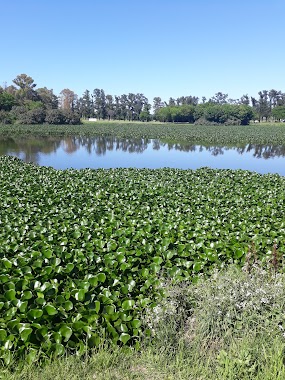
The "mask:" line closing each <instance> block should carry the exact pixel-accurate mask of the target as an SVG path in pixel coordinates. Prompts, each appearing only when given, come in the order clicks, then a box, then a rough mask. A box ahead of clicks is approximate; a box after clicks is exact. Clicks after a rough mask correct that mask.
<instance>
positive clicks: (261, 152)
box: [0, 136, 285, 175]
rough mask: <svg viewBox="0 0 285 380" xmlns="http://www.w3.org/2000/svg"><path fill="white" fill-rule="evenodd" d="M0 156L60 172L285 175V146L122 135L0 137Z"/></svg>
mask: <svg viewBox="0 0 285 380" xmlns="http://www.w3.org/2000/svg"><path fill="white" fill-rule="evenodd" d="M0 155H13V156H17V157H19V158H21V159H22V160H23V161H25V162H33V163H35V164H38V165H41V166H52V167H54V168H56V169H67V168H75V169H82V168H106V169H107V168H118V167H124V168H129V167H135V168H150V169H156V168H163V167H171V168H180V169H197V168H200V167H205V166H207V167H210V168H217V169H244V170H251V171H256V172H258V173H262V174H264V173H279V174H280V175H285V146H282V145H280V146H273V145H254V144H248V145H241V146H230V147H229V146H218V145H217V146H205V145H203V144H193V145H191V144H189V143H185V142H180V143H172V142H166V141H160V140H151V139H143V138H141V139H131V138H130V139H121V138H116V137H106V136H96V137H54V136H52V137H30V136H29V137H15V138H0Z"/></svg>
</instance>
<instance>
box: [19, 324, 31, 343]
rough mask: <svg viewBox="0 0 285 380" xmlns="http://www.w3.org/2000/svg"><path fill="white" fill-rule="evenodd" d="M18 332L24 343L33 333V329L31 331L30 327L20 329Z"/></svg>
mask: <svg viewBox="0 0 285 380" xmlns="http://www.w3.org/2000/svg"><path fill="white" fill-rule="evenodd" d="M19 332H20V336H21V339H22V340H23V341H24V342H26V341H27V340H28V338H29V336H30V335H31V333H32V332H33V329H31V328H30V327H21V328H20V329H19Z"/></svg>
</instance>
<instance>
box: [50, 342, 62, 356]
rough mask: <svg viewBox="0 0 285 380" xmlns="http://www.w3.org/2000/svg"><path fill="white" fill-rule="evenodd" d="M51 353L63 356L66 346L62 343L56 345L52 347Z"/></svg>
mask: <svg viewBox="0 0 285 380" xmlns="http://www.w3.org/2000/svg"><path fill="white" fill-rule="evenodd" d="M51 351H52V352H53V353H54V355H55V356H61V355H63V354H64V351H65V350H64V346H63V345H62V344H61V343H54V344H52V346H51Z"/></svg>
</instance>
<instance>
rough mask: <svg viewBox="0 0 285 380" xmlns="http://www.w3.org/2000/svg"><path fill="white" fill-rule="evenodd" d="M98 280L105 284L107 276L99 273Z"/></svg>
mask: <svg viewBox="0 0 285 380" xmlns="http://www.w3.org/2000/svg"><path fill="white" fill-rule="evenodd" d="M97 278H98V281H99V282H105V281H106V275H105V273H99V274H98V275H97Z"/></svg>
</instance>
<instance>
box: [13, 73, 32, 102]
mask: <svg viewBox="0 0 285 380" xmlns="http://www.w3.org/2000/svg"><path fill="white" fill-rule="evenodd" d="M13 83H14V84H15V85H16V86H18V87H19V89H18V91H17V92H16V96H17V98H19V99H21V100H24V99H27V100H38V94H37V92H36V91H35V87H36V86H37V85H36V84H35V83H34V80H33V78H32V77H30V76H28V75H27V74H20V75H18V76H17V77H16V78H15V79H14V80H13Z"/></svg>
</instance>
